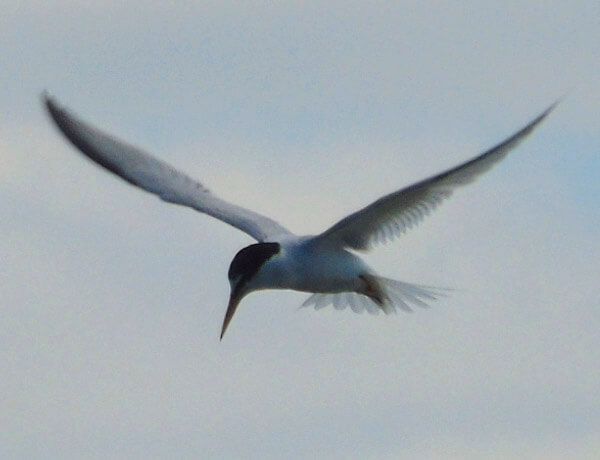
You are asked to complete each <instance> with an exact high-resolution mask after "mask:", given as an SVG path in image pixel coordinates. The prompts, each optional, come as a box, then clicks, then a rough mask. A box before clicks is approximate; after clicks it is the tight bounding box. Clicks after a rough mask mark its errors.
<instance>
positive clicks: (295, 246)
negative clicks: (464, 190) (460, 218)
mask: <svg viewBox="0 0 600 460" xmlns="http://www.w3.org/2000/svg"><path fill="white" fill-rule="evenodd" d="M44 102H45V105H46V107H47V109H48V113H49V114H50V116H51V117H52V119H53V120H54V122H55V123H56V125H57V126H58V128H59V129H60V130H61V131H62V133H63V134H64V135H65V136H66V137H67V138H68V139H69V140H70V141H71V142H72V143H73V144H74V145H75V146H76V147H77V148H78V149H79V150H80V151H81V152H82V153H83V154H84V155H86V156H87V157H88V158H90V159H91V160H93V161H94V162H96V163H97V164H99V165H101V166H103V167H104V168H106V169H108V170H109V171H112V172H113V173H115V174H117V175H118V176H120V177H121V178H122V179H124V180H126V181H127V182H129V183H131V184H133V185H136V186H138V187H140V188H142V189H144V190H146V191H148V192H150V193H153V194H155V195H158V196H159V197H160V198H161V199H163V200H164V201H167V202H169V203H175V204H179V205H183V206H189V207H191V208H193V209H196V210H197V211H200V212H202V213H205V214H208V215H210V216H213V217H215V218H217V219H220V220H222V221H223V222H226V223H228V224H230V225H232V226H234V227H236V228H238V229H240V230H242V231H244V232H246V233H247V234H249V235H250V236H252V237H253V238H254V239H256V240H257V241H258V242H259V243H258V244H255V245H251V246H249V247H247V248H244V249H242V250H241V251H240V252H238V254H237V255H236V256H235V258H234V260H233V261H232V263H231V266H230V269H229V281H230V284H231V297H230V301H229V306H228V308H227V312H226V314H225V320H224V322H223V327H222V329H221V338H222V337H223V334H224V333H225V330H226V329H227V326H228V324H229V322H230V321H231V318H232V317H233V314H234V313H235V310H236V308H237V306H238V304H239V302H240V300H241V299H242V298H243V297H244V296H245V295H247V294H248V293H250V292H252V291H256V290H261V289H294V290H298V291H306V292H311V293H313V294H312V295H311V296H310V297H309V298H308V299H307V300H306V302H304V304H303V306H310V305H312V306H314V308H315V309H317V310H318V309H320V308H323V307H325V306H327V305H330V304H332V305H333V306H334V308H336V309H343V308H346V307H348V306H349V307H350V308H351V309H352V310H353V311H354V312H357V313H360V312H363V311H365V310H366V311H367V312H369V313H374V314H375V313H378V312H379V311H380V310H381V311H383V312H384V313H394V312H395V311H396V308H399V309H401V310H404V311H412V308H411V307H413V306H419V307H425V306H427V302H428V301H430V300H433V299H435V298H437V297H439V296H441V295H443V294H444V290H443V289H438V288H432V287H428V286H419V285H414V284H409V283H405V282H402V281H395V280H391V279H388V278H383V277H380V276H378V275H377V274H376V273H375V271H374V270H372V269H371V268H370V267H368V266H367V264H366V263H365V262H364V261H363V260H362V259H361V258H360V257H359V256H358V255H356V254H354V253H353V252H351V251H349V250H366V249H370V248H372V247H373V246H374V245H376V244H380V243H385V242H387V241H389V240H391V239H393V238H395V237H397V236H399V235H400V234H402V233H404V232H405V231H406V230H407V229H409V228H411V227H413V226H415V225H416V224H418V223H419V222H420V221H421V220H422V219H423V218H424V217H425V216H426V215H428V214H429V213H430V212H431V211H433V210H434V209H435V208H436V207H437V206H438V205H439V204H440V203H442V201H444V200H445V199H447V198H448V197H450V196H451V195H452V193H453V192H454V190H455V189H456V188H457V187H460V186H462V185H466V184H469V183H471V182H473V181H474V180H475V179H476V178H477V177H478V176H480V175H481V174H483V173H484V172H486V171H488V170H489V169H490V168H492V166H494V165H495V164H496V163H498V162H499V161H500V160H502V159H503V158H505V157H506V155H507V154H508V153H509V152H510V151H511V150H512V149H514V148H515V147H516V146H517V145H519V143H520V142H521V141H523V140H524V139H525V138H526V137H527V136H528V135H529V134H530V133H531V132H532V131H533V130H534V129H535V128H536V127H537V126H538V124H539V123H541V121H542V120H543V119H544V118H546V116H547V115H548V114H549V113H550V112H551V111H552V109H553V108H554V107H555V106H556V103H555V104H552V105H551V106H550V107H549V108H547V109H546V110H545V111H544V112H542V113H541V114H540V115H539V116H537V117H536V118H535V119H534V120H533V121H531V122H530V123H529V124H527V125H526V126H525V127H524V128H522V129H520V130H519V131H517V132H516V133H515V134H513V135H512V136H510V137H509V138H508V139H506V140H504V141H503V142H501V143H500V144H498V145H496V146H495V147H493V148H491V149H489V150H487V151H486V152H484V153H482V154H480V155H478V156H477V157H475V158H473V159H471V160H469V161H467V162H465V163H463V164H461V165H459V166H456V167H454V168H451V169H448V170H447V171H444V172H442V173H440V174H437V175H435V176H432V177H430V178H428V179H425V180H422V181H420V182H417V183H416V184H413V185H411V186H409V187H406V188H403V189H400V190H398V191H395V192H393V193H390V194H389V195H386V196H384V197H382V198H380V199H378V200H377V201H375V202H373V203H372V204H370V205H368V206H366V207H365V208H363V209H360V210H359V211H357V212H355V213H353V214H351V215H349V216H347V217H345V218H344V219H342V220H340V221H339V222H337V223H336V224H335V225H333V226H332V227H330V228H329V229H327V230H325V231H324V232H323V233H321V234H319V235H316V236H296V235H294V234H293V233H292V232H290V231H289V230H288V229H286V228H285V227H283V226H282V225H280V224H279V223H278V222H276V221H274V220H272V219H270V218H268V217H265V216H262V215H260V214H258V213H256V212H254V211H251V210H249V209H246V208H243V207H240V206H237V205H234V204H231V203H229V202H227V201H225V200H223V199H221V198H219V197H217V196H216V195H214V194H213V193H211V192H210V191H209V190H208V189H207V188H206V187H205V186H204V185H202V184H201V183H200V182H197V181H196V180H194V179H192V178H190V177H189V176H187V175H185V174H184V173H182V172H180V171H178V170H176V169H174V168H173V167H171V166H170V165H168V164H167V163H165V162H163V161H160V160H158V159H156V158H154V157H153V156H151V155H149V154H148V153H145V152H143V151H142V150H140V149H138V148H136V147H134V146H131V145H129V144H127V143H125V142H123V141H120V140H118V139H116V138H115V137H113V136H111V135H108V134H106V133H104V132H102V131H100V130H98V129H96V128H95V127H93V126H91V125H90V124H88V123H86V122H84V121H82V120H80V119H79V118H78V117H76V116H75V115H73V114H72V113H70V112H69V111H67V110H66V109H64V108H63V107H61V106H59V105H58V104H57V103H56V102H55V101H54V99H52V98H50V97H48V96H44Z"/></svg>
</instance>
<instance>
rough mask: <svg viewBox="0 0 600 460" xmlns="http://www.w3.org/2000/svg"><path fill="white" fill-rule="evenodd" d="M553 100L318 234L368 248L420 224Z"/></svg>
mask: <svg viewBox="0 0 600 460" xmlns="http://www.w3.org/2000/svg"><path fill="white" fill-rule="evenodd" d="M556 104H557V103H554V104H552V105H551V106H550V107H548V108H547V109H546V110H545V111H544V112H542V113H541V114H540V115H539V116H538V117H536V118H535V119H534V120H533V121H531V122H530V123H529V124H528V125H527V126H525V127H524V128H522V129H520V130H519V131H517V132H516V133H515V134H513V135H512V136H510V137H509V138H508V139H506V140H504V141H502V142H501V143H500V144H498V145H496V146H495V147H493V148H491V149H489V150H487V151H486V152H484V153H482V154H480V155H479V156H477V157H475V158H473V159H472V160H470V161H467V162H465V163H463V164H461V165H458V166H456V167H454V168H451V169H449V170H447V171H444V172H442V173H440V174H437V175H435V176H433V177H430V178H428V179H425V180H422V181H420V182H417V183H416V184H413V185H411V186H409V187H406V188H403V189H401V190H398V191H396V192H393V193H390V194H389V195H386V196H384V197H382V198H379V199H378V200H377V201H375V202H374V203H372V204H370V205H369V206H367V207H365V208H363V209H361V210H359V211H357V212H355V213H353V214H350V215H349V216H347V217H345V218H344V219H342V220H340V221H339V222H338V223H336V224H335V225H333V226H332V227H331V228H329V229H328V230H325V231H324V232H323V233H321V234H320V235H318V236H317V237H316V238H318V239H320V240H322V241H324V242H325V241H326V242H328V243H330V244H334V245H339V246H342V247H347V248H352V249H358V250H365V249H370V248H371V247H373V246H374V245H376V244H378V243H385V242H386V241H388V240H391V239H393V238H395V237H397V236H399V235H400V234H402V233H404V232H405V231H406V230H407V229H409V228H411V227H413V226H415V225H417V224H418V223H419V222H420V221H421V220H422V219H423V218H424V217H425V216H427V215H428V214H429V213H430V212H431V211H433V210H434V209H435V208H436V207H437V206H438V205H439V204H440V203H442V201H444V200H445V199H446V198H448V197H450V195H452V192H453V191H454V190H455V189H456V188H457V187H460V186H463V185H466V184H470V183H471V182H473V181H474V180H475V179H476V178H477V177H479V176H480V175H481V174H483V173H484V172H486V171H488V170H489V169H491V168H492V166H494V165H495V164H497V163H498V162H500V160H502V159H503V158H505V157H506V155H508V153H509V152H510V151H511V150H513V149H514V148H515V147H517V145H519V144H520V143H521V141H523V140H524V139H525V138H526V137H527V136H528V135H529V134H531V132H532V131H533V130H534V129H535V128H536V127H537V126H538V125H539V124H540V123H541V122H542V120H544V118H546V117H547V116H548V114H549V113H550V112H551V111H552V109H554V107H555V106H556Z"/></svg>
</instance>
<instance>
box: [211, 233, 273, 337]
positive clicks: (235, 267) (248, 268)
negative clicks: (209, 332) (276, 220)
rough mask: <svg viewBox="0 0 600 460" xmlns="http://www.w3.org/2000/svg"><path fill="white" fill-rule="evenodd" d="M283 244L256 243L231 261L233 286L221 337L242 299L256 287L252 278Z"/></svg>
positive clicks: (229, 273)
mask: <svg viewBox="0 0 600 460" xmlns="http://www.w3.org/2000/svg"><path fill="white" fill-rule="evenodd" d="M280 250H281V246H280V245H279V243H256V244H251V245H250V246H247V247H245V248H244V249H241V250H240V251H239V252H238V253H237V254H236V255H235V257H234V258H233V260H232V261H231V265H230V266H229V272H228V273H227V276H228V278H229V285H230V286H231V295H230V297H229V305H228V306H227V312H226V313H225V319H224V320H223V327H222V328H221V339H223V335H224V334H225V331H226V330H227V326H229V322H230V321H231V318H233V314H234V313H235V310H236V309H237V307H238V305H239V303H240V301H241V300H242V299H243V298H244V296H245V295H247V294H249V293H250V292H252V291H253V290H255V289H256V288H253V286H252V280H253V279H254V278H255V276H256V274H257V273H258V272H259V271H260V270H261V268H262V267H263V266H264V264H265V263H266V262H267V261H269V260H270V259H271V258H272V257H273V256H275V255H276V254H278V253H279V251H280Z"/></svg>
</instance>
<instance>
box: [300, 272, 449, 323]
mask: <svg viewBox="0 0 600 460" xmlns="http://www.w3.org/2000/svg"><path fill="white" fill-rule="evenodd" d="M373 278H374V279H375V280H376V281H377V285H378V286H379V288H380V289H381V290H382V291H383V294H384V295H383V304H382V305H378V304H377V303H376V302H375V301H374V300H373V299H372V298H370V297H368V296H366V295H363V294H358V293H356V292H338V293H332V294H322V293H316V294H313V295H311V296H310V297H309V298H308V299H306V301H305V302H304V303H303V304H302V307H310V306H313V307H314V309H315V310H320V309H322V308H324V307H326V306H328V305H333V307H334V308H335V309H336V310H343V309H345V308H346V307H350V309H351V310H352V311H353V312H355V313H362V312H363V311H365V310H366V311H367V312H368V313H370V314H375V315H376V314H378V313H379V312H380V311H383V312H384V313H385V314H386V315H389V314H392V313H396V312H397V309H400V310H403V311H405V312H407V313H411V312H413V307H420V308H428V307H429V302H431V301H433V300H437V299H439V298H440V297H445V296H447V295H448V293H449V292H450V291H451V289H448V288H439V287H433V286H423V285H420V284H411V283H406V282H404V281H398V280H393V279H389V278H383V277H380V276H373Z"/></svg>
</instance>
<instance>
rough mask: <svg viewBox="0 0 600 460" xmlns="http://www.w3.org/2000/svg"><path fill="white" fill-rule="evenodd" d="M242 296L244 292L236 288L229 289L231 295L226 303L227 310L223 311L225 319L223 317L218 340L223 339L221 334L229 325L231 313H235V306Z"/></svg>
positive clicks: (223, 333)
mask: <svg viewBox="0 0 600 460" xmlns="http://www.w3.org/2000/svg"><path fill="white" fill-rule="evenodd" d="M240 294H241V295H240ZM242 297H244V294H243V293H241V292H239V291H238V290H237V289H234V290H232V291H231V296H230V297H229V305H227V311H226V312H225V319H223V327H222V328H221V337H220V339H219V340H223V336H224V335H225V331H226V330H227V326H229V323H230V322H231V318H233V314H234V313H235V310H237V307H238V305H239V304H240V301H241V300H242Z"/></svg>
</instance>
